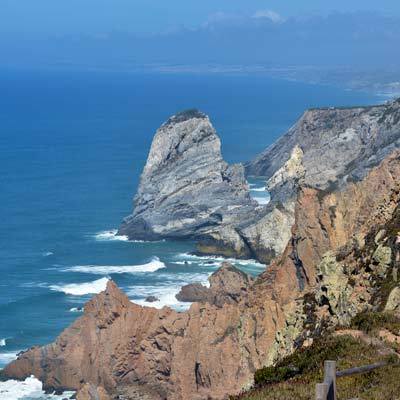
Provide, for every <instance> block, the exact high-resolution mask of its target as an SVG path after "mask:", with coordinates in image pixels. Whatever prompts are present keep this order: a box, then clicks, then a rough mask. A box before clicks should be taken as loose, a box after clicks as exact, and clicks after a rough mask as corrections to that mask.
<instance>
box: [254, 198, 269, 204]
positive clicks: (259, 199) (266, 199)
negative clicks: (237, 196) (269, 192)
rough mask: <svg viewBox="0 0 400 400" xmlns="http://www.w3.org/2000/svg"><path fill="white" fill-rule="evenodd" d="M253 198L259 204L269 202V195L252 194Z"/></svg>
mask: <svg viewBox="0 0 400 400" xmlns="http://www.w3.org/2000/svg"><path fill="white" fill-rule="evenodd" d="M253 199H254V200H255V201H256V202H257V203H258V204H261V205H266V204H268V203H269V200H270V199H269V197H258V196H254V197H253Z"/></svg>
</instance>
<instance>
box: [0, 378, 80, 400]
mask: <svg viewBox="0 0 400 400" xmlns="http://www.w3.org/2000/svg"><path fill="white" fill-rule="evenodd" d="M74 394H75V393H74V392H64V393H63V394H61V395H54V394H53V395H52V394H46V393H45V392H44V391H43V384H42V382H40V381H39V380H38V379H36V378H35V377H34V376H33V375H32V376H31V377H29V378H26V379H25V380H24V381H22V382H20V381H15V380H8V381H5V382H0V400H11V399H12V400H25V399H29V400H36V399H37V400H39V399H40V400H62V399H71V398H72V396H73V395H74Z"/></svg>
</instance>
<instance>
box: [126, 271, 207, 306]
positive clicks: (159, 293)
mask: <svg viewBox="0 0 400 400" xmlns="http://www.w3.org/2000/svg"><path fill="white" fill-rule="evenodd" d="M210 275H211V272H210V273H178V274H174V275H173V277H172V276H171V275H170V274H162V276H160V277H161V278H163V279H164V280H163V283H162V284H160V285H157V286H156V285H153V286H150V285H149V286H131V287H129V288H128V289H127V294H128V296H129V297H130V298H131V301H132V302H133V303H136V304H139V305H141V306H147V307H155V308H158V309H160V308H163V307H165V306H168V307H171V308H173V309H175V310H177V311H184V310H187V309H188V308H189V307H190V304H191V303H187V302H180V301H178V300H177V298H176V297H175V295H177V294H178V293H179V291H180V290H181V288H182V286H185V285H187V284H189V283H194V282H198V283H201V284H202V285H204V286H206V287H209V286H210V284H209V282H208V277H209V276H210ZM148 296H154V297H156V298H158V299H159V301H156V302H152V303H149V302H146V301H145V300H146V298H147V297H148Z"/></svg>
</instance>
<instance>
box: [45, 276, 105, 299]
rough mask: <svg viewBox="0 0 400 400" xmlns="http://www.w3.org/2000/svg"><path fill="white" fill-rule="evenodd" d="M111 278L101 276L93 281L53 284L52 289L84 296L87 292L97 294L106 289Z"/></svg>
mask: <svg viewBox="0 0 400 400" xmlns="http://www.w3.org/2000/svg"><path fill="white" fill-rule="evenodd" d="M108 281H109V278H101V279H98V280H97V281H93V282H85V283H70V284H67V285H62V286H61V285H51V286H50V289H51V290H54V291H56V292H63V293H65V294H69V295H72V296H84V295H87V294H97V293H100V292H103V291H104V290H106V286H107V282H108Z"/></svg>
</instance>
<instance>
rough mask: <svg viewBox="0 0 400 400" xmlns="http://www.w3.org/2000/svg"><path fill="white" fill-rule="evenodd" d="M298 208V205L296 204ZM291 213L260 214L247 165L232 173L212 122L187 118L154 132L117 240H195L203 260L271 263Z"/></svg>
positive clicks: (192, 114) (264, 210)
mask: <svg viewBox="0 0 400 400" xmlns="http://www.w3.org/2000/svg"><path fill="white" fill-rule="evenodd" d="M291 207H293V204H291ZM292 224H293V210H292V209H287V208H283V207H281V208H279V209H278V208H277V207H276V206H272V207H269V208H268V207H260V206H259V205H258V204H257V203H256V202H255V201H254V200H252V199H251V198H250V195H249V191H248V185H247V181H246V179H245V177H244V170H243V167H242V165H239V164H237V165H228V164H227V163H226V162H225V161H224V160H223V159H222V155H221V142H220V139H219V137H218V136H217V134H216V132H215V129H214V128H213V126H212V125H211V123H210V120H209V118H208V117H207V116H206V115H205V114H203V113H201V112H199V111H197V110H190V111H186V112H184V113H180V114H177V115H175V116H173V117H171V118H170V119H169V120H168V121H167V122H166V123H165V124H164V125H162V126H161V128H160V129H159V130H158V131H157V133H156V135H155V137H154V139H153V143H152V145H151V149H150V153H149V156H148V159H147V163H146V165H145V167H144V170H143V173H142V175H141V179H140V184H139V188H138V191H137V194H136V196H135V199H134V211H133V214H132V215H131V216H129V217H127V218H126V219H125V220H124V222H123V224H122V226H121V227H120V229H119V234H121V235H127V236H128V237H129V238H131V239H138V240H157V239H160V238H184V239H186V238H190V239H195V240H196V241H197V243H198V250H199V251H200V252H202V253H205V254H221V255H224V256H227V257H230V256H235V257H242V258H257V259H258V260H260V261H262V262H268V261H270V260H271V259H272V258H273V257H274V256H276V255H279V254H281V252H282V251H283V249H284V248H285V246H286V244H287V241H288V239H289V237H290V227H291V225H292Z"/></svg>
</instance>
